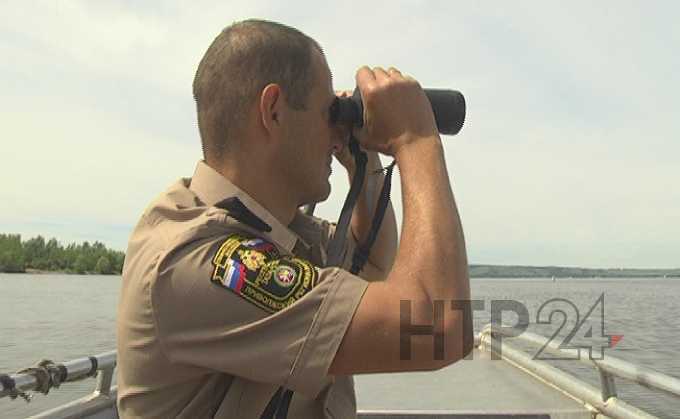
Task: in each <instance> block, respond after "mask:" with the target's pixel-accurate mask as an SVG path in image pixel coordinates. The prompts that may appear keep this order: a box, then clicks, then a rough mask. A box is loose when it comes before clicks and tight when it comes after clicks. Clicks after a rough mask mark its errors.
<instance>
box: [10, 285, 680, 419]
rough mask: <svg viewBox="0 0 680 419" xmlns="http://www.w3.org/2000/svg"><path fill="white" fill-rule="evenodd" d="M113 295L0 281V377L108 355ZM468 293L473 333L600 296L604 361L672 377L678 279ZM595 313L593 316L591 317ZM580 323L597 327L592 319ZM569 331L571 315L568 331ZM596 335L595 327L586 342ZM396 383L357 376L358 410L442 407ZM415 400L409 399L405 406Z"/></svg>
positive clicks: (58, 397)
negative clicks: (613, 337)
mask: <svg viewBox="0 0 680 419" xmlns="http://www.w3.org/2000/svg"><path fill="white" fill-rule="evenodd" d="M119 286H120V278H119V277H110V276H72V275H68V276H66V275H10V274H0V372H6V373H7V372H13V371H16V370H18V369H20V368H23V367H26V366H29V365H31V364H33V363H35V362H36V361H38V360H40V359H41V358H48V359H52V360H54V361H64V360H70V359H74V358H80V357H82V356H87V355H91V354H96V353H100V352H105V351H108V350H111V349H114V348H115V339H116V336H115V320H116V306H117V301H118V290H119ZM472 293H473V298H474V299H479V300H484V302H485V310H483V311H478V312H475V330H477V331H479V330H480V329H481V328H482V326H483V325H484V324H486V323H488V322H489V320H490V316H491V301H492V300H515V301H519V302H521V303H522V304H524V305H525V306H526V307H527V309H528V314H529V317H530V319H531V322H532V323H535V321H536V316H537V311H538V308H539V307H540V306H541V305H542V304H544V303H546V302H547V301H549V300H551V299H553V298H564V299H567V300H569V301H571V302H572V303H573V304H574V306H575V307H576V308H578V310H579V312H580V314H581V316H583V315H585V313H586V312H587V311H588V310H589V309H590V307H591V306H592V305H593V304H594V303H595V302H596V300H597V299H598V297H600V295H602V294H603V293H604V296H605V304H604V313H605V315H604V319H605V333H607V334H618V335H624V338H623V339H622V340H621V342H620V343H619V344H618V345H617V346H616V347H615V348H613V349H608V350H607V351H606V354H608V355H612V356H616V357H619V358H622V359H624V360H628V361H633V362H636V363H638V364H640V365H644V366H647V367H650V368H653V369H656V370H659V371H662V372H664V373H666V374H669V375H673V376H676V377H680V360H679V359H678V353H679V351H678V347H680V320H679V319H678V315H677V309H678V303H677V298H678V296H680V280H671V279H668V280H661V279H658V280H657V279H654V280H652V279H597V280H595V279H593V280H583V279H573V280H558V281H557V282H552V281H550V280H544V279H526V280H523V279H473V280H472ZM594 313H595V314H593V316H595V315H596V314H597V310H595V311H594ZM504 320H505V321H507V322H508V323H511V324H512V323H513V322H515V321H516V320H517V317H516V316H514V315H512V314H508V315H506V316H505V317H504ZM588 320H589V321H592V324H594V325H597V324H598V322H597V318H596V317H592V318H590V319H588ZM573 323H574V318H573V316H572V318H571V319H568V320H567V326H569V325H571V324H573ZM557 326H558V324H557V323H556V324H547V325H538V324H532V325H531V326H530V327H529V330H530V331H533V332H538V333H541V334H543V335H550V334H552V332H553V331H555V330H557ZM568 328H569V327H565V328H564V329H565V330H564V333H561V334H560V335H564V334H565V333H566V332H567V331H568V330H566V329H568ZM597 331H598V330H597V328H595V329H594V333H595V334H597ZM556 365H557V366H559V367H560V368H563V369H566V370H568V371H570V372H572V373H576V374H579V375H580V376H582V377H584V378H585V379H587V380H588V381H591V382H592V383H593V384H597V383H598V379H597V376H596V375H594V374H592V373H591V371H590V370H589V369H588V368H586V367H585V366H583V365H582V364H580V363H578V362H576V361H558V362H557V363H556ZM381 377H384V379H385V380H389V379H390V377H389V376H381ZM404 377H405V378H404ZM400 380H401V381H400V382H399V383H398V386H395V383H393V382H390V383H389V384H388V383H387V382H386V383H385V385H390V386H392V387H395V388H398V389H403V391H395V392H394V394H392V395H391V396H389V397H384V396H383V398H382V399H379V400H376V398H375V397H372V396H371V389H370V388H369V387H368V386H367V384H366V382H365V381H364V382H362V377H358V378H357V388H358V390H360V391H359V392H358V395H357V396H358V401H359V407H360V408H361V407H365V408H376V407H389V406H397V405H398V406H399V407H402V406H404V405H406V406H407V407H411V408H429V409H436V408H437V407H438V406H441V405H442V404H443V401H444V400H445V399H446V391H451V389H445V388H443V389H442V393H441V394H420V393H417V389H412V388H410V387H409V382H408V381H409V380H408V375H406V376H403V375H402V376H400ZM371 382H372V383H373V382H374V381H371ZM94 384H95V381H94V380H87V381H85V382H81V383H74V384H69V385H66V386H64V387H62V388H59V389H53V390H52V391H51V392H50V394H49V396H43V395H40V394H38V395H35V397H34V399H33V401H32V402H31V403H30V404H26V403H24V402H23V401H21V400H19V399H17V400H15V401H10V400H9V399H6V398H4V399H1V400H0V417H2V418H7V419H13V418H24V417H26V416H28V415H30V414H35V413H38V412H41V411H44V410H46V409H49V408H51V407H54V406H57V405H59V404H63V403H64V402H67V401H70V400H73V399H75V398H78V397H80V396H83V395H85V394H87V393H89V392H91V391H92V389H93V387H94ZM617 389H618V391H619V395H620V396H621V397H622V398H623V399H624V400H626V401H628V402H631V403H633V404H634V405H636V406H638V407H641V408H643V409H645V410H647V411H649V412H650V413H653V414H655V415H657V416H659V417H663V418H680V399H673V398H671V397H669V396H661V395H658V394H654V393H652V392H650V391H649V390H646V389H644V388H642V387H639V386H637V385H632V384H628V383H625V382H622V381H620V380H619V381H617ZM416 394H417V397H413V398H412V399H411V398H409V397H408V396H409V395H416Z"/></svg>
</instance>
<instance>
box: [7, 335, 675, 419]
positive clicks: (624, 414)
mask: <svg viewBox="0 0 680 419" xmlns="http://www.w3.org/2000/svg"><path fill="white" fill-rule="evenodd" d="M510 340H518V341H520V342H523V343H526V344H529V345H532V346H538V347H541V348H543V351H545V352H548V353H551V354H553V355H556V356H561V357H563V358H564V357H568V358H569V359H580V361H581V362H583V363H585V364H588V365H590V366H592V367H593V368H595V369H596V370H597V372H598V373H599V376H600V388H599V389H598V388H596V387H594V386H592V385H590V384H588V383H586V382H584V381H583V380H580V379H578V378H576V377H574V376H572V375H570V374H568V373H566V372H564V371H562V370H560V369H557V368H555V367H553V366H551V365H549V364H548V363H546V362H544V361H538V360H536V359H534V358H533V357H531V356H529V355H528V354H526V353H525V352H524V351H523V350H521V349H519V348H517V347H515V346H514V345H513V344H512V343H510V342H509V341H510ZM475 346H477V347H479V349H480V350H485V351H490V352H491V353H492V354H496V355H497V356H499V357H502V359H503V360H505V361H507V362H509V363H510V364H512V365H514V366H515V367H517V368H519V369H521V370H523V371H524V372H526V373H528V374H530V375H531V376H533V377H535V378H536V379H538V380H540V381H542V382H543V383H545V384H546V385H549V386H551V387H553V388H555V389H557V390H558V391H560V392H562V393H565V394H567V395H569V396H570V397H572V398H573V399H576V400H578V401H580V402H581V403H583V404H584V405H586V406H588V407H589V408H590V409H592V410H593V411H594V413H596V414H599V415H606V416H607V417H611V418H621V419H632V418H635V419H639V418H654V417H655V416H653V415H650V414H649V413H647V412H644V411H643V410H641V409H639V408H637V407H635V406H632V405H630V404H628V403H626V402H624V401H623V400H620V399H619V398H618V396H617V391H616V385H615V378H621V379H625V380H628V381H631V382H634V383H637V384H640V385H642V386H645V387H647V388H650V389H652V390H658V391H661V392H663V393H666V394H670V395H672V396H674V397H680V379H678V378H675V377H671V376H668V375H665V374H663V373H661V372H658V371H655V370H652V369H650V368H645V367H642V366H639V365H635V364H632V363H630V362H627V361H623V360H621V359H618V358H614V357H610V356H604V357H603V359H601V360H592V359H590V358H578V357H577V356H576V355H577V352H575V351H577V350H576V349H574V350H571V349H563V348H560V347H559V345H557V344H555V343H553V342H550V340H549V339H547V338H545V337H543V336H540V335H536V334H533V333H529V332H526V331H525V332H523V333H521V334H518V333H517V331H515V330H513V329H511V328H507V327H498V326H494V325H487V326H486V327H484V329H483V330H482V332H481V333H480V334H478V335H477V336H476V337H475ZM115 367H116V352H115V351H109V352H105V353H102V354H99V355H96V356H93V357H88V358H80V359H76V360H73V361H68V362H65V363H63V364H58V365H56V366H53V367H50V368H44V370H45V371H43V373H42V374H40V373H36V371H37V369H33V370H32V371H31V372H28V373H18V374H13V375H10V376H5V379H4V380H2V381H4V382H2V383H0V398H3V397H12V398H16V397H17V396H22V395H23V396H26V392H29V391H35V390H38V389H42V391H43V392H45V389H47V390H48V391H49V388H50V386H52V387H58V386H59V385H61V384H63V383H65V382H72V381H80V380H84V379H87V378H89V377H93V376H95V375H96V378H97V384H96V387H95V389H94V392H93V393H92V394H90V395H89V396H87V397H84V398H81V399H78V400H75V401H73V402H71V403H68V404H66V405H63V406H59V407H57V408H55V409H52V410H50V411H47V412H43V413H41V414H39V415H37V416H33V417H32V418H35V419H38V418H41V419H42V418H53V419H71V418H82V417H89V415H94V414H96V413H97V412H105V411H109V412H110V415H109V416H98V417H110V418H116V417H117V415H116V413H115V400H116V393H117V388H116V386H113V387H112V385H111V384H112V380H113V374H114V370H115ZM37 372H40V371H37ZM7 378H9V380H10V381H8V380H7ZM44 380H48V381H49V382H48V383H47V386H46V383H45V381H44ZM25 398H27V397H25ZM539 416H540V415H538V416H536V417H539ZM388 417H389V418H392V419H398V418H435V417H437V418H452V417H460V412H454V411H436V412H428V411H397V410H394V411H360V412H359V418H366V419H368V418H371V419H379V418H388Z"/></svg>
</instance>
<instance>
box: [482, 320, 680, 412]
mask: <svg viewBox="0 0 680 419" xmlns="http://www.w3.org/2000/svg"><path fill="white" fill-rule="evenodd" d="M498 337H504V338H511V339H517V340H519V341H521V342H524V343H528V344H530V345H532V346H537V347H540V348H542V350H543V351H545V352H547V353H550V354H552V355H555V356H556V357H558V358H560V359H576V360H579V361H580V362H582V363H584V364H587V365H590V366H591V367H593V368H595V369H596V371H597V372H598V373H599V376H600V388H599V389H597V388H595V387H593V386H591V385H590V384H587V383H585V382H584V381H583V380H580V379H578V378H576V377H574V376H572V375H571V374H568V373H566V372H564V371H562V370H560V369H558V368H555V367H553V366H551V365H549V364H548V363H546V362H543V361H538V360H536V359H534V358H533V357H531V356H529V355H527V354H526V353H525V352H524V351H522V350H519V349H517V348H515V347H513V345H511V344H508V343H509V342H508V341H507V340H503V341H502V343H501V340H499V339H498ZM480 346H482V347H483V349H486V350H489V351H491V352H492V353H496V354H497V355H499V356H501V357H502V358H503V359H504V360H506V361H508V362H510V363H512V364H513V365H515V366H516V367H518V368H521V369H522V370H524V371H525V372H527V373H529V374H531V375H533V376H534V377H536V378H538V379H540V380H541V381H543V382H545V383H546V384H548V385H551V386H552V387H554V388H556V389H558V390H560V391H562V392H565V393H567V394H568V395H569V396H571V397H573V398H575V399H577V400H579V401H581V402H582V403H584V404H587V405H589V406H591V407H593V408H594V409H596V410H597V411H598V412H600V413H602V414H605V415H607V416H609V417H612V418H654V417H655V416H653V415H650V414H649V413H647V412H644V411H643V410H640V409H638V408H637V407H635V406H632V405H630V404H628V403H626V402H624V401H623V400H621V399H619V398H618V396H617V391H616V383H615V378H616V377H618V378H622V379H625V380H628V381H630V382H633V383H636V384H639V385H642V386H645V387H647V388H649V389H652V390H659V391H661V392H664V393H666V394H669V395H672V396H674V397H678V398H680V379H678V378H675V377H671V376H669V375H666V374H663V373H661V372H659V371H655V370H653V369H651V368H646V367H642V366H640V365H635V364H632V363H630V362H627V361H624V360H621V359H618V358H614V357H612V356H606V355H603V357H602V359H599V360H598V359H591V358H590V357H582V356H579V355H580V354H579V350H578V349H564V348H560V347H559V345H558V344H556V343H555V342H553V341H551V340H550V339H548V338H546V337H544V336H540V335H536V334H534V333H530V332H526V331H524V332H522V333H519V331H517V330H514V329H512V328H508V327H499V326H496V325H491V324H489V325H487V326H485V327H484V329H483V330H482V332H481V334H480Z"/></svg>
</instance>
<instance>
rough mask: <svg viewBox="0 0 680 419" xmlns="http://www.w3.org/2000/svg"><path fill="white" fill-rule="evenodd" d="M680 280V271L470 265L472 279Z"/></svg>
mask: <svg viewBox="0 0 680 419" xmlns="http://www.w3.org/2000/svg"><path fill="white" fill-rule="evenodd" d="M553 276H554V277H555V278H596V277H600V278H663V277H664V276H665V277H667V278H680V269H591V268H566V267H560V266H515V265H470V277H471V278H551V277H553Z"/></svg>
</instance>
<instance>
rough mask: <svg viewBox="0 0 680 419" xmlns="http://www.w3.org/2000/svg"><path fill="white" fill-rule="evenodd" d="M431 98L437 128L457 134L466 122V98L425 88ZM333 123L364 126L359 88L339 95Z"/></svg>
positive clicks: (453, 93) (332, 114)
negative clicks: (346, 95) (347, 93)
mask: <svg viewBox="0 0 680 419" xmlns="http://www.w3.org/2000/svg"><path fill="white" fill-rule="evenodd" d="M423 90H424V91H425V95H426V96H427V98H428V99H429V100H430V105H432V111H433V113H434V119H435V121H436V122H437V129H439V132H440V133H441V134H444V135H456V134H458V132H459V131H460V129H461V128H463V123H464V122H465V98H464V97H463V94H462V93H460V92H459V91H457V90H447V89H423ZM330 115H331V121H332V122H333V123H338V124H343V125H349V126H352V127H362V126H363V125H364V104H363V102H362V101H361V93H360V92H359V88H358V87H357V88H356V89H354V94H353V95H352V96H351V97H339V98H337V100H335V102H333V105H332V106H331V109H330Z"/></svg>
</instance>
